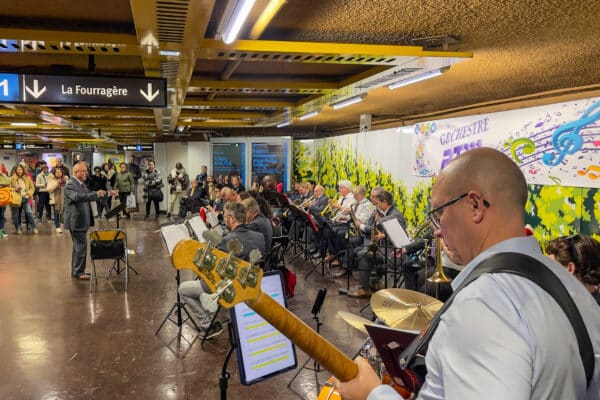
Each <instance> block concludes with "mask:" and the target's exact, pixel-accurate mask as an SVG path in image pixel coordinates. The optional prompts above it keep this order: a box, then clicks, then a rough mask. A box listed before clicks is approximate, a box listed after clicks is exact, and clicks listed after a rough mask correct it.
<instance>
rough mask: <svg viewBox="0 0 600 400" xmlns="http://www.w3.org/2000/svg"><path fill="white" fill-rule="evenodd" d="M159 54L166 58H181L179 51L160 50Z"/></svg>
mask: <svg viewBox="0 0 600 400" xmlns="http://www.w3.org/2000/svg"><path fill="white" fill-rule="evenodd" d="M158 54H160V55H161V56H166V57H179V56H180V55H181V52H180V51H177V50H160V51H159V52H158Z"/></svg>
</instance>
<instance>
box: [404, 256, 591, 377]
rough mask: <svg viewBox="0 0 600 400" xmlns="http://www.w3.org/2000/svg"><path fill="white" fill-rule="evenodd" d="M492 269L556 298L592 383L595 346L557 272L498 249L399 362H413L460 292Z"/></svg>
mask: <svg viewBox="0 0 600 400" xmlns="http://www.w3.org/2000/svg"><path fill="white" fill-rule="evenodd" d="M490 273H492V274H493V273H508V274H514V275H519V276H522V277H524V278H527V279H529V280H530V281H532V282H534V283H535V284H537V285H538V286H539V287H541V288H542V289H544V290H545V291H546V292H548V294H550V295H551V296H552V297H553V298H554V300H555V301H556V302H557V303H558V305H559V306H560V308H561V309H562V310H563V311H564V313H565V314H566V316H567V318H568V319H569V322H570V323H571V326H572V328H573V330H574V331H575V336H576V337H577V344H578V346H579V356H580V357H581V360H582V362H583V367H584V370H585V378H586V381H587V386H588V387H589V385H590V381H591V380H592V376H593V374H594V349H593V347H592V342H591V340H590V336H589V334H588V331H587V329H586V327H585V324H584V323H583V319H582V318H581V314H580V313H579V310H578V309H577V307H576V306H575V303H574V302H573V299H572V298H571V296H570V295H569V293H568V292H567V290H566V289H565V287H564V286H563V284H562V283H561V281H560V280H559V279H558V277H557V276H556V275H555V274H554V273H552V271H551V270H550V268H548V267H547V266H546V265H544V264H542V263H541V262H540V261H538V260H536V259H535V258H533V257H530V256H528V255H525V254H519V253H498V254H494V255H492V256H490V257H488V258H487V259H485V260H483V261H482V262H481V263H479V265H477V266H476V267H475V268H474V269H473V271H471V273H470V274H469V275H468V276H467V278H466V279H465V280H464V281H463V283H462V284H461V285H460V286H459V287H458V288H456V290H455V291H454V293H453V294H452V296H450V298H448V300H446V302H445V303H444V306H443V307H442V308H441V309H440V310H439V311H438V313H437V314H436V315H435V317H433V319H432V320H431V322H430V324H429V327H428V328H427V331H426V332H425V333H424V334H421V335H419V336H418V337H417V338H415V339H414V340H413V341H412V342H411V344H410V345H408V347H407V348H406V349H405V350H404V351H403V352H402V354H400V356H399V359H398V363H399V366H400V367H401V368H406V367H407V366H410V365H411V364H412V363H413V361H414V360H415V358H416V356H417V354H418V353H420V352H421V350H423V349H424V348H425V347H426V346H427V345H428V343H429V341H430V340H431V338H432V337H433V334H434V333H435V331H436V329H437V327H438V325H439V323H440V317H441V315H442V314H443V313H444V312H445V311H446V310H447V309H448V307H450V305H451V304H452V302H453V300H454V297H455V296H456V295H457V293H459V292H460V291H461V290H462V289H464V288H465V287H467V286H468V285H469V284H471V283H472V282H474V281H475V280H476V279H477V278H479V277H480V276H481V275H483V274H490Z"/></svg>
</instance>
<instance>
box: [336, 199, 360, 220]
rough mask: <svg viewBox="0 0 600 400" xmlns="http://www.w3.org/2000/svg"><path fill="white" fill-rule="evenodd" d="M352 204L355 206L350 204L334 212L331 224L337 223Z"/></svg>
mask: <svg viewBox="0 0 600 400" xmlns="http://www.w3.org/2000/svg"><path fill="white" fill-rule="evenodd" d="M348 203H350V202H349V201H348ZM352 204H355V203H350V204H348V205H346V206H344V207H341V208H339V209H338V210H337V211H336V213H335V215H334V216H333V217H331V222H337V221H338V219H339V218H340V217H342V216H344V215H346V210H348V209H352Z"/></svg>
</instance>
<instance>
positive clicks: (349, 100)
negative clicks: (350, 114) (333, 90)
mask: <svg viewBox="0 0 600 400" xmlns="http://www.w3.org/2000/svg"><path fill="white" fill-rule="evenodd" d="M365 97H367V94H366V93H362V94H359V95H357V96H352V97H349V98H347V99H346V100H342V101H338V102H337V103H332V104H330V105H329V106H330V107H331V108H333V109H334V110H339V109H340V108H344V107H348V106H350V105H352V104H356V103H360V102H361V101H363V100H364V99H365Z"/></svg>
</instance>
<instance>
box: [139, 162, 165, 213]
mask: <svg viewBox="0 0 600 400" xmlns="http://www.w3.org/2000/svg"><path fill="white" fill-rule="evenodd" d="M142 179H143V180H144V199H145V200H146V217H145V219H149V218H150V204H151V203H154V214H155V215H154V219H155V220H158V214H159V213H160V205H159V203H160V202H161V201H163V193H162V190H161V188H162V187H163V183H162V178H161V177H160V173H159V172H158V170H157V169H156V168H155V166H154V161H150V162H148V169H147V170H146V171H144V173H143V174H142Z"/></svg>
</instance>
